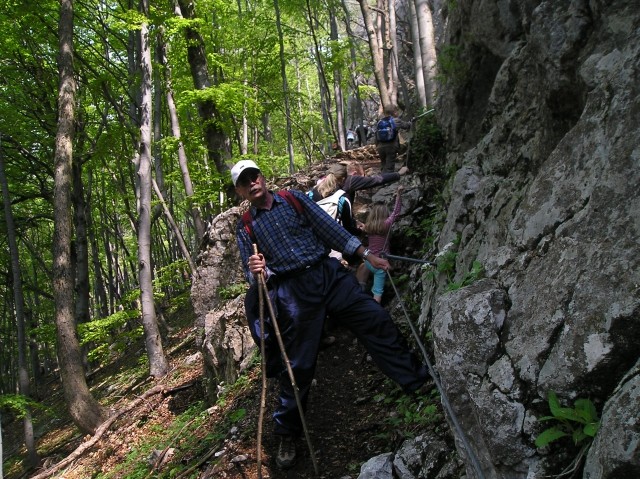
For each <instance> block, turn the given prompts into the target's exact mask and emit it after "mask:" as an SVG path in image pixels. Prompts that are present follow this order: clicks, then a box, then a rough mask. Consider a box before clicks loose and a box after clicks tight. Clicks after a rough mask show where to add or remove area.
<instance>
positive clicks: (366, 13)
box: [358, 0, 391, 108]
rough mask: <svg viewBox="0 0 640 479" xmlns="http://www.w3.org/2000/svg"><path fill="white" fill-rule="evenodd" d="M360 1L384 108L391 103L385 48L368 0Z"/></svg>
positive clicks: (374, 72)
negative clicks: (386, 73) (380, 39)
mask: <svg viewBox="0 0 640 479" xmlns="http://www.w3.org/2000/svg"><path fill="white" fill-rule="evenodd" d="M358 3H359V4H360V11H361V12H362V19H363V20H364V26H365V29H366V30H367V38H368V40H369V51H370V53H371V60H372V62H373V75H374V77H375V79H376V84H377V85H378V91H379V92H380V101H381V103H382V107H383V108H384V107H385V106H386V105H389V104H391V95H390V92H389V88H388V86H387V80H386V78H385V72H384V55H383V50H382V47H381V44H380V42H379V40H378V32H377V31H376V28H375V25H374V23H373V20H372V19H371V11H370V9H369V4H368V2H367V0H358Z"/></svg>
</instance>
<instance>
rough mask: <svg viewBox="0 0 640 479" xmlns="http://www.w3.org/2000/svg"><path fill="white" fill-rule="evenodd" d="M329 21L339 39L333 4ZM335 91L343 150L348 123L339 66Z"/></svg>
mask: <svg viewBox="0 0 640 479" xmlns="http://www.w3.org/2000/svg"><path fill="white" fill-rule="evenodd" d="M329 22H330V27H331V30H330V31H331V40H334V41H336V42H337V41H338V22H337V21H336V12H335V9H334V7H333V6H330V7H329ZM333 91H334V94H333V96H334V98H335V99H336V129H337V130H338V141H339V143H340V147H341V148H342V150H346V149H347V140H346V130H347V125H346V124H345V120H344V98H343V96H342V72H341V70H340V69H339V68H334V69H333Z"/></svg>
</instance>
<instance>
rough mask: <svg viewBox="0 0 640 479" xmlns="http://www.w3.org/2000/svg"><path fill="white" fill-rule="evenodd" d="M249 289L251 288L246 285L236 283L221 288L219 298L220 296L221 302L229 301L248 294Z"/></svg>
mask: <svg viewBox="0 0 640 479" xmlns="http://www.w3.org/2000/svg"><path fill="white" fill-rule="evenodd" d="M248 289H249V286H248V285H247V284H246V283H235V284H229V285H227V286H220V287H219V288H218V296H220V299H221V300H223V301H227V300H230V299H233V298H237V297H238V296H240V295H241V294H244V293H246V292H247V290H248Z"/></svg>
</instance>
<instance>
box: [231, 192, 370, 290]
mask: <svg viewBox="0 0 640 479" xmlns="http://www.w3.org/2000/svg"><path fill="white" fill-rule="evenodd" d="M291 193H292V194H293V195H294V196H295V197H296V199H297V200H298V201H299V202H300V204H301V205H302V207H303V209H304V212H303V213H302V214H298V212H297V211H296V210H295V208H294V207H293V206H292V205H290V204H289V203H288V202H287V200H285V199H284V198H282V197H281V196H280V195H273V204H272V206H271V209H270V210H263V209H257V208H255V207H253V206H251V208H250V211H251V218H252V223H251V225H252V229H253V235H254V236H255V242H256V243H257V245H258V251H259V252H260V253H262V254H263V255H264V258H265V260H266V262H267V269H268V272H267V273H268V275H271V274H276V275H277V274H278V273H280V274H284V273H291V272H295V271H301V270H303V269H304V268H306V267H307V266H311V265H314V264H316V263H318V262H319V261H320V260H321V259H322V258H324V257H325V256H327V255H328V254H329V251H330V250H331V249H334V250H336V251H342V252H343V253H345V254H348V255H352V254H354V253H355V252H356V250H357V249H358V248H359V247H360V246H361V243H360V240H359V239H358V238H356V237H355V236H352V235H351V234H350V233H349V232H347V230H345V229H344V228H343V227H342V226H341V225H340V224H338V222H337V221H335V220H334V219H333V218H331V216H329V215H328V214H327V213H326V212H325V211H324V210H323V209H322V208H320V207H319V206H318V205H317V204H316V203H315V202H314V201H313V200H311V199H310V198H309V197H308V196H307V195H305V194H303V193H301V192H300V191H296V190H291ZM236 239H237V241H238V247H239V249H240V257H241V258H242V265H243V268H244V273H245V276H246V277H247V280H248V281H249V282H253V281H254V278H253V275H252V274H251V272H250V271H249V267H248V265H247V263H248V261H249V256H251V255H252V254H253V242H252V240H251V238H250V237H249V234H248V233H247V231H246V230H245V227H244V224H243V222H242V220H240V221H239V222H238V225H237V229H236Z"/></svg>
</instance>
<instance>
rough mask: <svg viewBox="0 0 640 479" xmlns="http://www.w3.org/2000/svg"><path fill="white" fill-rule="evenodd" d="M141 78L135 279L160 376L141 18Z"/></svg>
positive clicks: (147, 77) (146, 54) (145, 29)
mask: <svg viewBox="0 0 640 479" xmlns="http://www.w3.org/2000/svg"><path fill="white" fill-rule="evenodd" d="M148 2H149V0H142V1H141V7H142V10H143V14H144V15H145V18H146V16H147V14H148V11H149V4H148ZM140 40H141V42H140V45H141V64H140V70H141V73H142V78H141V82H140V90H141V93H142V94H141V99H142V101H141V105H140V112H141V115H140V157H139V163H138V180H139V185H140V186H139V194H138V196H139V199H138V279H139V282H140V304H141V308H142V326H143V327H144V337H145V345H146V348H147V355H148V356H149V374H150V375H151V376H153V377H156V378H158V377H163V376H164V375H165V374H167V371H168V370H169V364H168V362H167V358H166V357H165V355H164V351H163V349H162V341H161V339H160V330H159V329H158V321H157V319H156V310H155V304H154V301H153V267H152V262H151V179H152V178H151V102H152V98H151V48H150V45H149V41H150V40H149V24H148V23H147V21H146V20H145V21H143V22H142V25H141V27H140Z"/></svg>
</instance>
